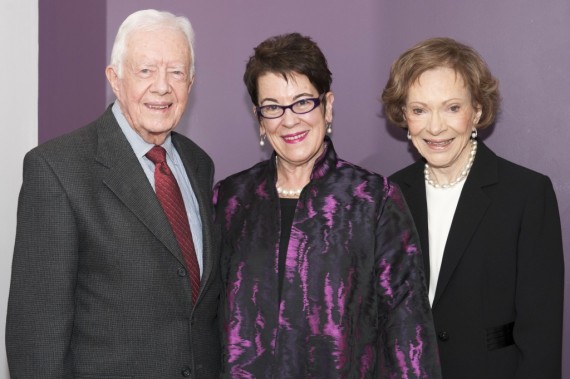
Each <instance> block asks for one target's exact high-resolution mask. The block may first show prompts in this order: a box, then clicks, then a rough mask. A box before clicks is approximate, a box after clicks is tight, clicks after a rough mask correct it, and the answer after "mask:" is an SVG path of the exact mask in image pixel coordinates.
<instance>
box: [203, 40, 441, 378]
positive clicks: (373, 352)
mask: <svg viewBox="0 0 570 379" xmlns="http://www.w3.org/2000/svg"><path fill="white" fill-rule="evenodd" d="M244 82H245V84H246V86H247V89H248V92H249V94H250V96H251V100H252V102H253V112H254V114H255V116H256V117H257V119H258V121H259V126H260V143H261V144H262V145H263V144H264V143H266V142H265V141H267V142H268V143H269V144H270V145H271V147H272V148H273V150H274V153H273V155H272V156H271V158H270V159H269V160H267V161H264V162H261V163H259V164H257V165H255V166H253V167H252V168H250V169H248V170H245V171H242V172H240V173H237V174H235V175H232V176H230V177H229V178H227V179H225V180H223V181H222V182H220V183H219V184H218V185H217V186H216V194H215V199H214V202H215V204H216V221H217V222H218V223H219V224H220V225H221V227H222V231H223V240H224V251H223V252H222V278H223V280H224V286H223V287H224V289H225V292H224V294H223V299H222V306H221V309H222V316H221V317H222V321H223V327H222V334H223V351H224V359H223V363H224V367H223V375H222V376H223V377H229V378H327V379H330V378H439V377H440V374H439V361H438V357H437V352H436V337H435V332H434V329H433V324H432V317H431V313H430V309H429V303H428V298H427V292H426V287H425V284H424V277H423V271H422V270H423V269H422V259H421V252H420V250H419V245H418V244H419V240H418V237H417V234H416V231H415V228H414V225H413V222H412V218H411V215H410V213H409V211H408V208H407V206H406V203H405V202H404V200H403V197H402V195H401V193H400V192H399V190H398V189H397V188H396V187H395V186H394V185H392V184H391V183H390V182H389V181H388V180H387V179H386V178H384V177H382V176H380V175H377V174H374V173H371V172H369V171H366V170H364V169H362V168H360V167H357V166H355V165H353V164H351V163H349V162H346V161H344V160H342V159H340V158H339V157H338V156H337V155H336V152H335V150H334V148H333V144H332V141H331V139H330V138H329V137H328V136H327V135H326V134H327V132H328V133H330V131H331V123H332V121H333V103H334V95H333V93H332V92H331V82H332V77H331V73H330V71H329V69H328V66H327V62H326V59H325V57H324V55H323V54H322V52H321V50H320V49H319V47H318V46H317V45H316V44H315V43H314V42H313V41H312V40H311V39H310V38H308V37H305V36H302V35H300V34H297V33H292V34H286V35H281V36H276V37H272V38H269V39H267V40H265V41H264V42H262V43H261V44H260V45H259V46H257V48H255V51H254V54H253V55H252V56H251V57H250V59H249V61H248V63H247V67H246V71H245V75H244Z"/></svg>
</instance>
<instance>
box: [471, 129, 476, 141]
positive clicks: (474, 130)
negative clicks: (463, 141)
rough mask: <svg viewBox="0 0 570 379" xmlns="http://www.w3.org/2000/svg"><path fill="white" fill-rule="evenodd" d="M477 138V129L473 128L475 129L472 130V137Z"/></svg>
mask: <svg viewBox="0 0 570 379" xmlns="http://www.w3.org/2000/svg"><path fill="white" fill-rule="evenodd" d="M475 138H477V129H476V128H473V131H472V132H471V139H475Z"/></svg>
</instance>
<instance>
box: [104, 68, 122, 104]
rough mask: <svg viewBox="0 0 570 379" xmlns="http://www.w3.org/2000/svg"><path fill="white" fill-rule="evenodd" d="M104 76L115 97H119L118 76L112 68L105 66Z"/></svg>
mask: <svg viewBox="0 0 570 379" xmlns="http://www.w3.org/2000/svg"><path fill="white" fill-rule="evenodd" d="M105 76H107V81H108V82H109V85H110V86H111V89H112V90H113V93H114V94H115V96H116V97H119V76H118V75H117V72H116V71H115V68H114V67H113V66H107V68H106V69H105Z"/></svg>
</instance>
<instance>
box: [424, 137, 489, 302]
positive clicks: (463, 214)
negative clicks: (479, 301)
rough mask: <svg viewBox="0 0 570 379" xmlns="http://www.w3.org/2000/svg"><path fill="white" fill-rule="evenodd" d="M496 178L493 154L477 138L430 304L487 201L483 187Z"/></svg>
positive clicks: (466, 244) (439, 292)
mask: <svg viewBox="0 0 570 379" xmlns="http://www.w3.org/2000/svg"><path fill="white" fill-rule="evenodd" d="M497 181H498V173H497V160H496V156H495V155H494V154H493V153H492V152H491V150H489V149H488V148H487V147H486V146H485V145H484V144H483V143H482V142H480V141H479V146H478V151H477V156H476V158H475V162H474V164H473V167H472V168H471V172H470V174H469V176H468V177H467V181H466V182H465V185H464V187H463V190H462V192H461V196H460V198H459V203H458V204H457V209H456V211H455V215H454V216H453V222H452V223H451V228H450V230H449V235H448V238H447V242H446V245H445V250H444V253H443V261H442V263H441V269H440V272H439V278H438V281H437V288H436V291H435V298H434V301H433V305H432V307H434V308H435V306H436V305H437V302H438V301H439V299H440V298H441V296H442V293H443V292H444V291H445V288H446V286H447V284H448V283H449V280H450V279H451V277H452V276H453V272H454V271H455V268H456V267H457V265H458V264H459V262H460V260H461V257H462V256H463V254H464V253H465V251H466V250H467V248H468V247H469V243H470V241H471V239H472V237H473V234H474V233H475V232H476V230H477V228H478V226H479V224H480V222H481V220H482V219H483V216H484V215H485V213H486V212H487V208H488V207H489V205H490V204H491V199H490V197H489V195H488V194H487V193H486V187H487V186H489V185H491V184H494V183H497Z"/></svg>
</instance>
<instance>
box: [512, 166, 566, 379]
mask: <svg viewBox="0 0 570 379" xmlns="http://www.w3.org/2000/svg"><path fill="white" fill-rule="evenodd" d="M524 191H528V193H531V194H532V196H530V197H529V198H528V200H527V203H526V205H525V208H524V211H523V215H522V222H521V225H520V234H519V241H518V246H519V248H518V260H517V262H518V263H517V265H518V267H517V272H518V274H517V290H516V299H515V301H516V304H515V306H516V321H515V324H514V330H513V337H514V340H515V343H516V345H517V346H518V348H519V349H520V350H521V357H522V361H521V362H520V364H519V366H518V371H517V375H516V378H518V379H522V378H529V379H530V378H543V379H555V378H557V379H559V378H560V377H561V359H562V314H563V291H564V258H563V251H562V234H561V226H560V216H559V213H558V204H557V201H556V195H555V193H554V189H553V187H552V183H551V181H550V179H549V178H548V177H545V176H541V180H540V181H539V182H538V183H537V184H534V185H533V187H531V188H526V189H524Z"/></svg>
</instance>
